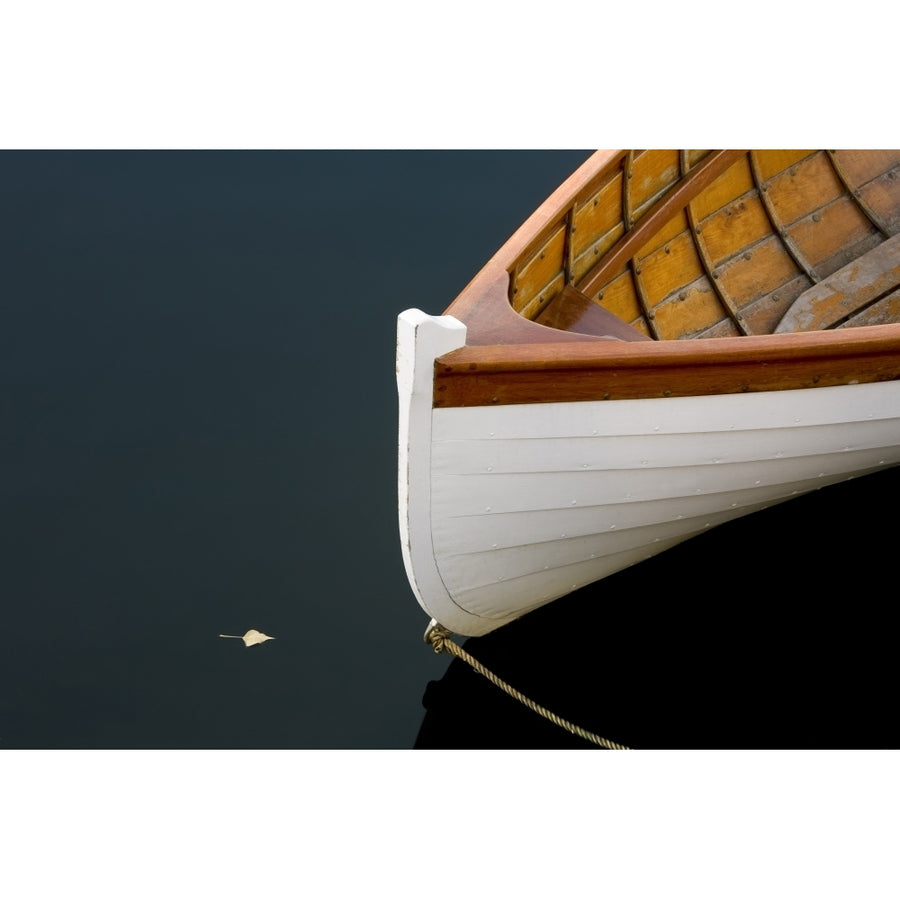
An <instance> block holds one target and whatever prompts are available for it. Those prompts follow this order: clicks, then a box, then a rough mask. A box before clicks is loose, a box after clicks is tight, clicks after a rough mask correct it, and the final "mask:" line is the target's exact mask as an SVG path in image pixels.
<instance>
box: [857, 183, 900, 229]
mask: <svg viewBox="0 0 900 900" xmlns="http://www.w3.org/2000/svg"><path fill="white" fill-rule="evenodd" d="M898 188H900V167H898V168H897V169H891V170H890V172H886V173H885V174H884V175H881V176H879V177H878V178H876V179H874V180H873V181H870V182H869V183H868V184H866V185H863V186H862V187H861V188H860V189H859V193H860V197H862V199H863V201H864V202H865V203H866V204H868V206H869V207H870V208H871V209H873V210H874V211H875V213H876V214H877V215H878V216H879V217H880V218H881V220H882V221H883V222H884V223H885V225H886V226H887V229H888V231H889V232H890V234H896V233H897V232H898V231H900V190H898Z"/></svg>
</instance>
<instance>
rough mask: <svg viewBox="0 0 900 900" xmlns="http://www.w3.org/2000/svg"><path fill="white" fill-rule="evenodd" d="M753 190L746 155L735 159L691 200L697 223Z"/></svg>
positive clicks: (751, 176)
mask: <svg viewBox="0 0 900 900" xmlns="http://www.w3.org/2000/svg"><path fill="white" fill-rule="evenodd" d="M752 190H753V175H752V174H751V171H750V162H749V160H748V159H747V157H746V156H744V157H742V158H741V159H738V160H736V161H735V163H734V165H733V166H731V168H730V169H728V171H727V172H723V173H722V174H721V175H720V176H719V177H718V178H717V179H716V180H715V181H714V182H713V183H712V184H711V185H710V186H709V187H708V188H706V190H704V191H703V193H701V194H700V195H699V196H698V197H697V198H696V199H695V200H693V201H692V202H691V211H692V212H693V213H694V217H695V218H696V220H697V222H698V223H701V224H702V223H703V220H704V219H705V218H706V217H707V216H709V215H712V214H713V213H715V212H717V211H718V210H720V209H721V208H722V207H723V206H727V205H728V204H730V203H733V202H734V201H735V200H737V199H738V198H739V197H743V196H744V194H746V193H748V192H749V191H752Z"/></svg>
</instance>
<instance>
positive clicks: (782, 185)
mask: <svg viewBox="0 0 900 900" xmlns="http://www.w3.org/2000/svg"><path fill="white" fill-rule="evenodd" d="M767 189H768V194H769V199H770V201H771V203H772V206H773V207H774V209H775V212H776V215H777V216H778V220H779V222H780V223H781V224H782V225H791V224H793V223H794V222H796V221H797V220H798V219H802V218H803V217H804V216H808V215H810V214H811V213H812V212H813V211H815V210H817V209H819V208H820V207H822V206H825V205H826V204H828V203H831V202H832V201H833V200H836V199H837V198H838V197H840V196H841V195H842V194H843V193H844V188H843V185H842V184H841V182H840V181H839V180H838V177H837V175H836V174H835V172H834V168H833V167H832V165H831V163H830V162H829V161H828V157H827V156H826V155H825V154H824V153H821V152H820V153H816V154H814V155H813V156H810V157H808V158H807V159H804V160H802V161H801V162H799V163H797V164H796V165H795V166H791V168H790V169H788V170H787V171H786V172H782V173H781V174H780V175H778V176H776V177H775V178H773V179H772V180H771V181H770V182H769V184H768V188H767Z"/></svg>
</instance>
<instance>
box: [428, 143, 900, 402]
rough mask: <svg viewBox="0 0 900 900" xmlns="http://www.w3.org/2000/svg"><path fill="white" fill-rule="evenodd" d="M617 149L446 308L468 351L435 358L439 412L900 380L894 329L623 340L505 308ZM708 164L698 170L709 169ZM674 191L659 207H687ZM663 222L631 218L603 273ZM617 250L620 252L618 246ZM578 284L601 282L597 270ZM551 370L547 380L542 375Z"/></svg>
mask: <svg viewBox="0 0 900 900" xmlns="http://www.w3.org/2000/svg"><path fill="white" fill-rule="evenodd" d="M745 152H746V151H723V152H720V153H719V154H710V156H709V157H707V158H706V159H704V160H703V161H701V162H700V163H698V164H697V166H696V169H697V170H703V171H705V172H706V173H707V178H705V179H704V181H707V179H710V180H711V177H713V176H714V175H715V173H717V172H718V171H723V170H724V168H726V167H727V164H728V163H729V162H733V161H734V159H736V158H738V157H739V156H740V155H741V154H743V153H745ZM624 158H625V151H622V150H600V151H597V152H596V153H594V154H593V155H592V156H591V157H590V158H589V159H588V160H586V161H585V163H583V164H582V166H581V167H580V168H579V169H577V170H576V171H575V172H574V173H573V174H572V175H571V176H570V177H569V178H568V179H567V180H566V181H565V182H563V184H562V185H560V187H559V188H557V190H556V191H554V192H553V194H551V195H550V197H548V198H547V200H546V201H545V202H544V203H542V204H541V206H539V207H538V209H537V210H535V212H534V213H533V214H532V215H531V216H530V217H529V218H528V219H527V220H526V221H525V223H523V225H522V226H521V227H520V228H519V229H518V230H517V231H516V232H515V234H513V236H512V237H511V238H510V239H509V240H508V241H507V242H506V244H504V246H503V247H502V248H501V249H500V250H499V251H498V253H497V254H495V256H494V257H493V258H492V259H491V260H490V261H489V262H488V263H487V264H486V265H485V266H484V268H483V269H482V270H481V271H480V272H479V273H478V274H477V275H476V276H475V278H473V279H472V281H471V282H470V283H469V285H468V286H467V287H466V288H465V289H464V290H463V291H462V293H461V294H460V295H459V296H458V297H457V299H456V300H455V301H454V302H453V303H452V304H451V305H450V307H449V308H448V309H447V311H446V313H447V315H451V316H454V317H455V318H457V319H459V320H460V321H462V322H463V323H464V324H465V325H466V327H467V337H466V346H465V347H463V348H461V349H459V350H456V351H454V352H452V353H450V354H447V355H446V356H443V357H440V358H439V359H438V360H436V362H435V383H434V403H435V406H440V407H452V406H473V405H495V404H504V403H543V402H563V401H568V400H585V399H640V398H650V397H667V396H691V395H703V394H721V393H738V392H746V391H773V390H787V389H799V388H808V387H822V386H826V385H835V384H846V383H851V382H860V383H862V382H872V381H884V380H894V379H898V378H900V324H886V325H876V326H868V327H861V328H856V329H853V331H852V333H848V332H847V331H843V332H829V331H816V332H804V333H798V334H764V335H748V336H739V337H727V338H698V339H693V340H688V341H655V342H649V341H642V342H635V343H629V342H622V341H616V340H610V339H608V338H603V337H597V336H594V335H587V334H578V333H574V332H564V331H559V330H556V329H553V328H548V327H546V326H544V325H540V324H538V323H536V322H533V321H530V320H528V319H525V318H523V317H522V316H520V315H519V314H518V313H517V312H516V311H515V310H514V309H513V307H512V306H511V304H510V302H509V289H510V277H511V273H513V272H514V271H515V269H516V266H517V264H518V263H519V260H520V259H521V257H522V255H523V254H524V253H525V252H526V251H527V250H529V248H532V247H534V246H535V244H536V242H537V241H538V240H540V239H542V237H543V236H544V235H546V234H548V233H549V232H550V231H552V229H554V228H556V227H558V225H559V223H560V222H561V221H563V220H564V218H565V217H567V216H570V215H571V211H572V210H573V209H574V208H575V206H576V205H577V203H578V202H579V201H580V200H581V199H583V198H584V197H586V196H588V195H589V193H590V190H591V189H592V187H593V186H595V185H597V184H598V183H600V181H601V180H602V179H603V178H604V177H606V176H608V175H609V173H610V172H611V171H613V170H614V169H616V168H617V167H619V166H621V164H622V160H623V159H624ZM704 167H705V169H704ZM690 196H691V191H689V190H687V189H684V190H680V189H678V188H676V190H675V191H673V194H672V197H670V198H667V199H666V200H665V201H663V204H662V205H661V206H660V209H663V208H664V209H665V212H666V213H669V214H670V213H671V212H672V211H674V209H675V207H678V208H683V206H685V205H686V204H687V203H689V202H690ZM662 218H663V213H662V212H658V211H656V210H654V211H652V212H650V213H648V215H647V216H645V217H644V218H642V219H641V220H640V221H639V222H637V223H636V225H635V227H634V228H633V229H631V230H630V231H629V232H627V233H626V235H625V236H624V237H623V238H622V240H621V241H620V242H619V244H617V245H616V246H615V247H614V248H613V249H612V250H611V251H610V253H609V254H608V256H607V258H605V259H604V260H603V261H602V262H601V263H600V264H599V266H602V272H601V274H602V273H609V272H610V271H611V270H612V268H613V267H614V266H624V265H626V264H627V262H628V260H629V258H630V255H632V254H633V253H634V252H637V250H639V248H640V243H641V239H642V236H643V235H644V234H649V233H650V232H651V231H652V229H653V227H654V223H658V222H659V221H660V220H661V219H662ZM623 245H624V249H623ZM600 271H601V270H600V268H599V267H597V271H592V272H590V273H588V274H587V276H586V277H585V278H584V279H582V281H581V282H580V286H581V288H582V289H583V288H584V287H585V285H586V284H587V287H588V288H590V287H591V286H592V285H593V284H594V283H595V282H597V283H599V280H600V279H599V276H598V272H600ZM550 373H553V377H552V378H548V377H547V375H548V374H550Z"/></svg>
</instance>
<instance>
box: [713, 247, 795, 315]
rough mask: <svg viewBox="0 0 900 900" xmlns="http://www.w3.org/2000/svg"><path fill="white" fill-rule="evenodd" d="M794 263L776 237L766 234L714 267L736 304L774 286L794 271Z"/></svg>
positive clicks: (743, 302) (744, 301) (768, 291)
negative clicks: (718, 267) (768, 236)
mask: <svg viewBox="0 0 900 900" xmlns="http://www.w3.org/2000/svg"><path fill="white" fill-rule="evenodd" d="M797 271H798V270H797V266H796V265H795V264H794V261H793V260H792V259H791V258H790V256H789V255H788V254H787V252H786V251H785V249H784V245H783V244H782V243H781V240H780V239H778V238H777V237H771V238H767V239H766V240H764V241H761V242H760V243H758V244H755V245H754V246H753V248H752V249H750V250H747V251H745V253H743V254H742V255H740V256H738V257H737V258H736V259H733V260H732V261H731V262H728V263H726V264H725V265H724V266H723V267H722V268H721V269H719V270H717V273H716V274H718V276H719V278H720V280H721V281H722V287H723V289H724V290H725V292H726V293H727V294H728V296H729V297H731V298H732V299H733V300H734V301H735V303H737V305H738V308H741V307H743V306H745V305H746V304H747V303H752V302H753V301H754V300H756V299H758V298H759V297H761V296H763V295H764V294H769V293H771V292H772V291H774V290H776V289H777V288H778V287H780V286H781V285H782V284H784V283H785V282H786V281H789V280H790V279H791V278H793V277H795V276H796V275H797Z"/></svg>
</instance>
